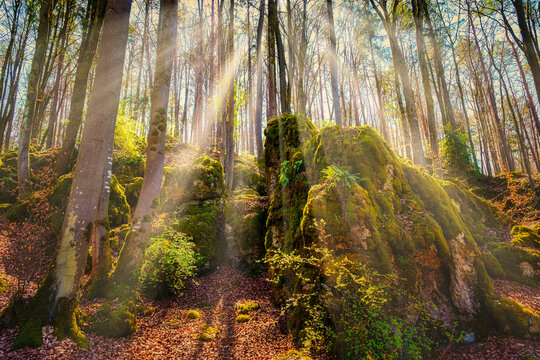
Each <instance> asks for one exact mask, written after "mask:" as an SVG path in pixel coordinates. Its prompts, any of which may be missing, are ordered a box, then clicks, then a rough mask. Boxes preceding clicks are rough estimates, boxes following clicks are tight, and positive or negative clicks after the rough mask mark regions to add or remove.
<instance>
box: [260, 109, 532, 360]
mask: <svg viewBox="0 0 540 360" xmlns="http://www.w3.org/2000/svg"><path fill="white" fill-rule="evenodd" d="M265 133H266V134H267V137H266V142H265V150H264V155H265V156H264V158H265V165H266V169H265V171H266V174H267V183H268V193H269V194H270V207H269V210H268V211H269V213H268V220H267V235H266V244H265V245H266V248H267V251H268V254H269V259H270V260H269V267H270V268H269V273H270V275H271V276H273V277H274V278H279V281H275V282H274V285H275V286H274V293H273V294H274V297H275V299H276V300H281V301H284V302H286V301H289V303H291V301H290V300H291V299H295V300H294V301H293V303H295V304H296V305H295V306H293V308H294V309H293V311H292V313H291V319H290V321H289V327H290V329H291V330H292V332H293V334H295V335H296V336H298V337H302V336H305V335H306V331H305V330H302V328H303V327H305V326H306V324H307V323H308V322H306V320H305V318H306V317H309V316H311V317H313V313H312V311H313V309H314V308H316V309H324V311H325V313H326V314H327V315H326V316H327V317H326V318H327V320H328V321H329V322H330V323H331V325H330V327H331V328H332V329H333V331H334V332H336V331H337V332H340V331H341V332H342V334H341V335H343V336H345V333H350V331H352V330H351V329H344V328H343V324H342V320H339V319H344V318H347V317H349V318H350V314H349V315H347V314H346V313H344V312H345V309H349V310H350V309H351V308H354V307H351V308H347V307H345V306H344V305H343V301H341V300H340V301H336V299H343V294H344V293H347V292H346V291H345V292H344V290H343V286H344V285H343V284H342V282H341V280H340V279H341V278H342V276H345V275H340V274H336V273H335V271H334V272H333V271H332V270H331V269H332V268H333V267H332V266H331V264H333V263H351V264H354V265H355V266H358V265H361V266H362V267H365V268H368V269H372V270H373V271H374V272H375V273H377V274H383V275H384V274H386V275H385V276H389V277H390V278H392V279H393V280H392V281H391V284H392V286H393V287H394V288H396V289H399V293H400V294H401V295H399V296H397V295H396V294H397V292H396V293H395V294H393V295H392V296H394V295H395V296H397V297H398V298H399V299H398V303H399V306H400V308H405V309H409V311H411V312H412V313H415V314H416V315H414V316H412V317H407V316H406V315H404V313H400V312H399V311H398V310H397V309H390V310H389V311H390V312H392V313H393V314H395V316H397V317H399V318H403V319H405V318H406V319H407V321H408V322H410V324H409V325H410V326H416V325H418V324H419V323H418V322H419V321H420V317H419V315H418V312H417V311H416V310H418V308H417V307H415V305H414V302H413V301H412V300H411V299H421V302H422V303H423V304H425V305H426V306H427V308H429V311H428V313H429V317H430V319H432V320H433V321H435V322H439V323H441V324H443V325H444V326H445V327H448V328H449V327H452V326H453V324H454V323H456V322H457V323H459V324H460V325H459V326H460V327H461V328H462V329H466V330H468V331H475V332H478V333H485V332H486V331H487V330H488V329H490V328H495V329H497V330H499V331H501V332H504V331H506V332H511V333H513V334H518V335H522V336H531V335H534V334H533V333H534V332H535V331H536V329H537V326H538V324H539V322H538V318H536V317H535V316H533V314H532V313H531V312H530V311H528V310H526V309H523V308H522V307H521V306H519V305H518V304H515V303H512V302H510V301H508V300H504V301H503V300H501V299H499V298H498V297H497V296H496V295H495V294H494V292H493V289H492V285H491V281H490V280H489V277H488V276H487V273H486V270H485V268H484V264H483V262H482V260H481V257H480V251H479V249H478V246H477V241H479V242H485V241H487V240H491V239H486V238H485V236H484V233H485V230H486V228H487V227H493V226H502V225H503V223H501V221H504V219H500V218H499V217H498V216H497V215H496V214H495V211H494V209H493V207H491V206H490V205H489V204H488V203H487V202H485V201H482V200H481V199H479V198H478V197H476V196H475V195H473V194H472V193H470V192H468V191H466V190H464V189H460V188H459V187H457V185H455V184H452V183H448V182H443V181H440V180H437V179H435V178H434V177H432V176H430V175H429V174H427V173H426V172H425V171H423V170H422V169H420V168H417V167H415V166H413V165H412V164H410V163H408V162H407V161H404V160H402V159H400V158H398V156H396V154H395V153H394V152H393V151H392V150H391V149H390V147H389V146H388V145H387V144H386V143H385V142H384V140H383V139H382V138H381V137H380V136H379V135H378V134H377V133H376V132H375V130H373V129H372V128H370V127H368V126H363V127H354V128H346V129H342V128H340V127H337V126H334V127H327V128H324V129H322V130H321V131H320V132H317V131H316V130H315V128H314V127H313V125H312V124H311V123H310V122H309V120H307V119H305V118H301V117H295V116H292V115H284V116H283V117H281V118H276V119H274V120H272V121H270V122H269V124H268V128H267V129H266V132H265ZM473 216H474V217H473ZM316 249H319V250H316ZM320 249H322V250H320ZM279 253H281V254H282V255H281V256H274V255H272V254H279ZM287 254H293V255H292V256H291V255H287ZM321 254H323V255H321ZM295 256H300V257H296V258H295ZM302 256H303V260H302V261H304V265H302V266H296V267H294V266H291V267H287V264H290V263H291V262H294V261H296V260H298V259H302ZM321 257H322V258H324V259H325V260H324V261H322V262H321V261H320V259H321ZM317 258H318V259H319V260H315V259H317ZM284 259H289V260H284ZM291 259H293V260H291ZM294 259H296V260H294ZM306 259H307V260H306ZM309 259H311V260H309ZM317 261H319V262H317ZM291 269H292V270H291ZM362 278H363V277H361V276H360V279H362ZM373 278H374V279H375V278H377V277H376V276H375V277H373ZM385 279H386V277H385ZM405 294H406V295H405ZM300 299H310V300H309V302H307V303H306V302H304V303H302V302H301V301H300ZM388 303H390V299H388ZM302 307H303V308H302ZM415 309H416V310H415ZM310 314H311V315H310ZM486 314H487V315H486ZM515 319H519V321H515ZM349 320H350V319H349ZM351 326H353V328H354V326H356V325H354V324H353V325H351ZM337 337H338V338H339V334H338V336H337ZM347 346H348V345H347V344H341V345H340V346H339V347H340V350H339V351H337V350H336V351H337V352H336V353H335V354H338V353H339V354H346V353H347V351H351V349H348V350H347V351H344V352H343V347H345V348H346V347H347ZM338 357H339V356H338Z"/></svg>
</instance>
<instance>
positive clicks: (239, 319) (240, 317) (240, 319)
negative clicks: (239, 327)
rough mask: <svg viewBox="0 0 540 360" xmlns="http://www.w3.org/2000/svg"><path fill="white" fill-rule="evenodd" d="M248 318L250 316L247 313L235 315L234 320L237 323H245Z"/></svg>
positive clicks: (249, 318)
mask: <svg viewBox="0 0 540 360" xmlns="http://www.w3.org/2000/svg"><path fill="white" fill-rule="evenodd" d="M249 320H251V316H249V315H244V314H241V315H238V316H237V317H236V322H237V323H239V324H242V323H247V322H248V321H249Z"/></svg>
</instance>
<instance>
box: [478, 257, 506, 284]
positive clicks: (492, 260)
mask: <svg viewBox="0 0 540 360" xmlns="http://www.w3.org/2000/svg"><path fill="white" fill-rule="evenodd" d="M480 260H482V262H483V263H484V266H485V267H486V270H487V272H488V274H489V276H491V277H494V278H497V279H505V278H506V274H505V272H504V270H503V268H502V266H501V264H500V263H499V260H497V258H496V257H495V256H493V255H492V254H481V255H480Z"/></svg>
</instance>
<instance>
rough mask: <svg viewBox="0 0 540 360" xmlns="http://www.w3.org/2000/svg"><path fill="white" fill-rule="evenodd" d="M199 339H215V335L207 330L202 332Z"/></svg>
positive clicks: (204, 340) (206, 340)
mask: <svg viewBox="0 0 540 360" xmlns="http://www.w3.org/2000/svg"><path fill="white" fill-rule="evenodd" d="M198 339H199V340H200V341H202V342H210V341H212V340H214V337H213V336H212V335H210V334H208V333H206V332H203V333H200V334H199V337H198Z"/></svg>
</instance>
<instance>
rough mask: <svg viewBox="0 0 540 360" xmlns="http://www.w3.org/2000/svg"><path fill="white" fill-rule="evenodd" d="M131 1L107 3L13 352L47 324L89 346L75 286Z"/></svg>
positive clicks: (110, 126) (109, 129) (114, 104)
mask: <svg viewBox="0 0 540 360" xmlns="http://www.w3.org/2000/svg"><path fill="white" fill-rule="evenodd" d="M130 9H131V1H129V0H110V1H109V3H108V11H107V13H106V15H105V19H104V23H103V33H102V36H101V44H100V54H101V56H100V57H99V58H98V60H97V65H96V74H95V81H94V88H93V90H92V92H91V95H90V100H89V104H88V114H87V119H86V125H85V127H84V131H83V135H82V138H81V145H80V149H79V154H78V157H77V165H76V168H75V173H74V176H73V182H72V185H71V191H70V195H69V200H68V205H67V209H66V212H65V216H64V222H63V225H62V231H61V236H60V238H59V240H58V243H57V248H56V255H55V257H54V260H53V263H52V265H51V267H50V269H49V272H48V274H47V276H46V278H45V280H44V281H43V282H42V283H41V285H40V287H39V289H38V291H37V293H36V295H35V296H34V297H33V298H32V300H31V301H30V303H29V304H28V311H27V312H24V313H23V314H24V315H23V318H22V319H21V320H22V321H21V322H22V326H21V327H20V328H21V331H20V333H19V335H18V337H17V339H16V340H15V343H14V347H23V346H25V345H34V346H36V345H41V326H42V325H44V324H45V323H47V322H48V321H52V322H53V324H54V327H55V333H56V335H57V336H58V337H59V338H63V337H64V336H69V337H71V338H72V339H73V340H74V341H75V342H77V343H78V344H79V345H81V346H88V345H89V342H88V341H87V340H86V339H85V337H84V335H83V334H82V333H81V332H80V331H79V329H78V325H77V318H78V316H79V314H78V299H79V290H80V281H81V279H82V276H83V273H84V267H85V265H86V259H87V256H88V249H89V246H90V243H89V241H88V236H89V232H90V227H91V226H92V224H93V223H94V222H95V221H96V220H103V219H96V209H97V207H98V203H99V197H100V194H101V186H102V182H101V181H96V180H95V179H96V176H98V178H100V179H101V177H102V176H103V174H104V171H105V169H106V167H107V161H111V159H110V158H108V156H107V155H108V150H109V145H108V144H107V141H111V140H112V139H113V137H112V136H111V133H113V132H114V127H115V123H116V114H117V111H118V104H119V101H120V90H121V85H122V72H123V65H124V58H125V49H126V43H127V36H128V25H129V14H130Z"/></svg>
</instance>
